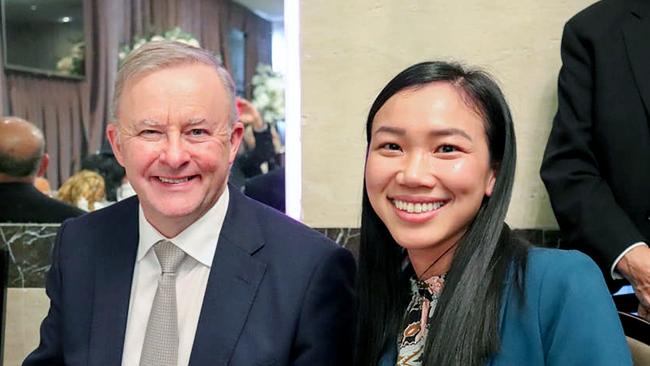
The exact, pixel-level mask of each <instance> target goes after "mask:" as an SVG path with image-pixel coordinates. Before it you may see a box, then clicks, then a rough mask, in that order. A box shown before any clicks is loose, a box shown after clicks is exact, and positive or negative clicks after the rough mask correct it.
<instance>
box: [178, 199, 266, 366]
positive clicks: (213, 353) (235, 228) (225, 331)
mask: <svg viewBox="0 0 650 366" xmlns="http://www.w3.org/2000/svg"><path fill="white" fill-rule="evenodd" d="M256 217H257V215H256V213H255V212H254V210H253V209H252V207H251V204H250V203H249V202H248V201H247V199H245V198H244V197H243V196H242V195H241V193H239V192H238V191H237V189H236V188H234V187H230V203H229V205H228V212H227V214H226V218H225V220H224V223H223V227H222V229H221V234H220V235H219V242H218V244H217V250H216V252H215V255H214V260H213V261H212V268H211V271H210V276H209V279H208V285H207V288H206V290H205V296H204V299H203V306H202V307H201V314H200V317H199V324H198V327H197V330H196V335H195V337H194V345H193V348H192V355H191V357H190V364H191V365H199V366H200V365H227V364H228V362H229V361H230V358H231V357H232V354H233V351H234V349H235V345H236V343H237V340H238V339H239V336H240V334H241V332H242V329H243V327H244V324H245V322H246V319H247V317H248V313H249V311H250V308H251V306H252V305H253V302H254V299H255V294H256V292H257V288H258V286H259V284H260V282H261V281H262V277H263V276H264V272H265V270H266V264H265V263H263V262H261V261H259V260H258V259H256V258H254V257H253V256H252V255H253V254H254V253H255V252H256V251H257V250H259V249H260V248H261V247H262V246H263V238H262V234H261V232H260V228H259V226H258V225H257V221H256Z"/></svg>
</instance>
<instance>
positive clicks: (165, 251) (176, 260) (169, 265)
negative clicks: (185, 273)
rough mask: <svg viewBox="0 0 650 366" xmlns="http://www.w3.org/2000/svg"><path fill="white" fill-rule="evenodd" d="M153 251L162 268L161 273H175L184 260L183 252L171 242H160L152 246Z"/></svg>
mask: <svg viewBox="0 0 650 366" xmlns="http://www.w3.org/2000/svg"><path fill="white" fill-rule="evenodd" d="M153 250H154V251H155V252H156V257H158V262H160V267H162V273H175V272H176V270H177V269H178V266H179V265H180V264H181V262H182V261H183V258H185V252H183V250H182V249H181V248H179V247H177V246H176V245H174V243H172V242H171V241H167V240H161V241H159V242H158V243H156V244H155V245H154V248H153Z"/></svg>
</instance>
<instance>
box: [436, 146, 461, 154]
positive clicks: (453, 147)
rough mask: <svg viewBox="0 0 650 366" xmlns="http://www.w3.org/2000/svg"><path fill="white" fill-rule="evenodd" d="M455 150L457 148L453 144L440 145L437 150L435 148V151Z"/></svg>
mask: <svg viewBox="0 0 650 366" xmlns="http://www.w3.org/2000/svg"><path fill="white" fill-rule="evenodd" d="M456 151H458V149H457V148H456V146H453V145H442V146H440V147H439V148H438V150H436V152H441V153H452V152H456Z"/></svg>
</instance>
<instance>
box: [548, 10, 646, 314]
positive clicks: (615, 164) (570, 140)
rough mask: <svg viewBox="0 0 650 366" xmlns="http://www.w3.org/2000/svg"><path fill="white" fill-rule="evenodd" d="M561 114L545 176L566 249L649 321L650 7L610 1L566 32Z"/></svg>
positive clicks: (585, 12)
mask: <svg viewBox="0 0 650 366" xmlns="http://www.w3.org/2000/svg"><path fill="white" fill-rule="evenodd" d="M562 63H563V64H562V69H561V70H560V76H559V83H558V112H557V114H556V116H555V120H554V122H553V129H552V131H551V135H550V137H549V140H548V145H547V146H546V151H545V154H544V160H543V163H542V168H541V176H542V179H543V180H544V183H545V184H546V188H547V190H548V192H549V196H550V198H551V203H552V206H553V210H554V212H555V215H556V217H557V220H558V222H559V224H560V229H561V231H562V235H563V238H564V240H565V245H566V246H567V247H569V248H577V249H580V250H582V251H584V252H585V253H587V254H589V255H590V256H591V257H592V258H593V259H594V260H595V261H596V262H597V263H598V264H599V265H600V267H601V269H602V271H603V273H604V275H605V278H606V279H607V280H608V281H609V284H610V288H611V289H612V290H615V289H617V288H619V287H620V285H621V282H622V281H616V280H618V279H622V278H623V277H624V278H625V279H627V280H628V281H629V282H630V283H631V284H632V285H633V287H634V289H635V293H636V295H637V297H638V299H639V300H640V306H639V314H640V315H641V316H643V317H645V318H646V319H650V316H649V315H648V310H650V249H649V248H648V245H647V244H648V240H649V239H650V117H649V116H650V2H649V1H647V0H605V1H600V2H598V3H596V4H594V5H592V6H590V7H588V8H587V9H585V10H583V11H581V12H580V13H578V14H577V15H576V16H574V17H573V18H572V19H571V20H569V21H568V22H567V24H566V26H565V28H564V34H563V37H562Z"/></svg>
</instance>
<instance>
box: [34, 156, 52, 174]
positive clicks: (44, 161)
mask: <svg viewBox="0 0 650 366" xmlns="http://www.w3.org/2000/svg"><path fill="white" fill-rule="evenodd" d="M48 165H50V155H49V154H48V153H43V157H41V162H40V163H39V164H38V170H37V171H36V176H37V177H43V176H45V172H46V171H47V167H48Z"/></svg>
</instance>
